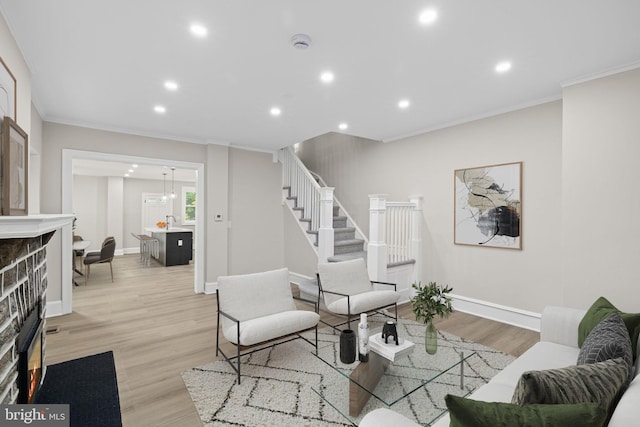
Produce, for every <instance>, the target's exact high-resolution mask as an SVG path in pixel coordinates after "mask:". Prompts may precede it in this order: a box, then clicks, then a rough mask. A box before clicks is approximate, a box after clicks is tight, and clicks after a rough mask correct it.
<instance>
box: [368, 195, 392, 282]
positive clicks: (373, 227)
mask: <svg viewBox="0 0 640 427" xmlns="http://www.w3.org/2000/svg"><path fill="white" fill-rule="evenodd" d="M386 211H387V195H386V194H371V195H369V246H368V247H367V270H368V272H369V279H371V280H379V281H385V280H386V279H387V243H386V242H385V235H386V218H385V216H386Z"/></svg>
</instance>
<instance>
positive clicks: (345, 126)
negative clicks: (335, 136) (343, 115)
mask: <svg viewBox="0 0 640 427" xmlns="http://www.w3.org/2000/svg"><path fill="white" fill-rule="evenodd" d="M348 128H349V125H348V124H346V123H344V122H342V123H340V124H339V125H338V129H340V130H347V129H348Z"/></svg>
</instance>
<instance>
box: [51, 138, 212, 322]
mask: <svg viewBox="0 0 640 427" xmlns="http://www.w3.org/2000/svg"><path fill="white" fill-rule="evenodd" d="M62 157H63V158H62V165H63V167H62V170H63V176H62V212H63V213H69V214H73V213H74V203H73V201H74V200H73V198H74V194H73V190H74V184H73V181H74V175H73V166H74V161H76V160H78V161H80V160H93V161H103V162H114V163H123V164H132V165H133V164H137V165H145V166H155V167H157V168H159V169H158V171H160V170H161V169H160V168H163V167H167V165H168V164H171V166H172V167H175V168H177V169H178V170H184V171H191V173H192V174H193V175H195V177H194V179H193V180H191V182H189V185H190V186H192V187H195V189H196V193H197V194H204V164H202V163H191V162H181V161H174V160H167V159H157V158H146V157H135V156H126V155H117V154H108V153H98V152H90V151H80V150H63V153H62ZM158 176H160V179H162V174H161V172H158ZM117 185H118V183H117V182H116V186H117ZM159 185H160V188H162V181H160V184H159ZM139 200H140V199H139V198H138V202H136V203H137V204H139V203H140V202H139ZM121 203H122V204H123V205H124V203H125V202H124V201H123V202H121ZM116 205H117V203H116ZM194 209H195V221H193V236H194V259H193V264H194V266H193V270H194V285H193V286H194V292H196V293H204V287H205V283H204V218H205V212H204V203H198V204H197V205H195V206H194ZM137 221H138V222H137V224H140V223H141V222H140V216H138V219H137ZM126 234H128V235H130V233H123V235H126ZM123 243H124V239H123ZM126 246H127V245H124V246H123V248H124V249H126ZM69 263H71V260H70V261H69ZM62 286H63V292H62V311H63V313H62V314H66V313H71V311H72V301H71V300H72V292H71V287H72V284H71V283H66V282H65V283H63V285H62ZM65 287H68V289H66V291H65V289H64V288H65Z"/></svg>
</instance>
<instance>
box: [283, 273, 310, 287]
mask: <svg viewBox="0 0 640 427" xmlns="http://www.w3.org/2000/svg"><path fill="white" fill-rule="evenodd" d="M315 279H316V278H315V277H309V276H305V275H304V274H298V273H294V272H292V271H290V272H289V281H290V282H291V283H295V284H296V285H298V284H300V282H302V281H303V280H315Z"/></svg>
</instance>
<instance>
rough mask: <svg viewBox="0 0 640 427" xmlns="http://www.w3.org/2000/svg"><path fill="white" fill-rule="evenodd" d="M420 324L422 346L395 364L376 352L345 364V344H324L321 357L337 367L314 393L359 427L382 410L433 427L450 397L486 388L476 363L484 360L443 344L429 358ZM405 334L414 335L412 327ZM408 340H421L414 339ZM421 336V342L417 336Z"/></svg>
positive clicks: (333, 368)
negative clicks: (370, 414) (364, 359)
mask: <svg viewBox="0 0 640 427" xmlns="http://www.w3.org/2000/svg"><path fill="white" fill-rule="evenodd" d="M399 326H400V325H399ZM420 326H421V327H420ZM420 326H419V327H418V328H416V329H417V330H416V331H415V332H421V334H422V342H416V345H415V348H414V350H413V352H412V353H411V354H409V355H406V356H402V357H400V358H397V359H396V360H394V361H390V360H389V359H386V358H384V357H383V356H380V355H379V354H377V353H375V352H373V351H371V352H370V353H369V361H368V362H358V361H357V360H356V362H354V363H352V364H343V363H342V362H341V361H340V355H339V345H336V343H334V342H324V343H322V345H320V346H319V348H318V354H317V357H318V358H319V359H320V360H322V361H323V362H324V363H326V364H327V365H328V366H330V367H331V368H332V369H331V374H329V375H327V376H326V377H325V378H323V381H322V383H321V384H316V385H314V386H312V389H313V391H314V392H316V393H317V394H318V395H319V396H320V397H321V398H322V399H323V400H324V401H325V402H326V403H327V404H328V405H330V406H331V407H333V408H334V409H335V410H337V411H338V412H339V413H340V414H341V415H342V416H343V417H344V418H346V419H347V420H348V421H349V422H350V423H352V424H355V425H357V424H358V423H359V421H360V419H361V418H362V416H364V415H365V414H366V413H368V412H370V411H371V410H373V409H375V408H380V407H387V408H392V409H393V410H395V411H396V412H400V413H402V414H403V415H405V416H407V417H409V418H411V419H413V420H414V421H416V422H417V423H418V424H422V425H430V424H431V423H433V422H434V421H435V420H437V419H438V418H440V417H441V416H442V415H443V414H444V413H445V412H446V406H445V403H444V397H445V396H446V395H447V394H455V395H459V396H466V395H468V394H469V393H471V392H472V391H473V390H474V389H475V388H476V387H477V386H478V385H480V383H479V382H478V381H476V380H477V378H475V377H476V376H475V374H474V372H473V367H472V365H470V361H472V360H473V358H476V357H478V356H477V354H476V353H475V352H473V351H470V350H465V349H460V348H456V346H455V344H450V343H448V342H446V341H443V340H441V342H439V344H441V345H440V346H439V348H438V351H437V352H436V354H435V355H430V354H427V353H426V351H425V349H424V341H423V340H424V336H423V335H424V326H423V325H420ZM375 332H379V331H377V330H373V333H375ZM405 332H408V333H410V332H411V331H410V328H409V329H405ZM337 336H338V335H337V334H336V337H337ZM406 338H407V339H409V341H412V342H415V341H414V339H412V337H411V336H408V337H406ZM415 338H416V341H419V340H420V337H419V336H417V335H416V336H415ZM465 371H467V372H465ZM482 382H484V381H482Z"/></svg>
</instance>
